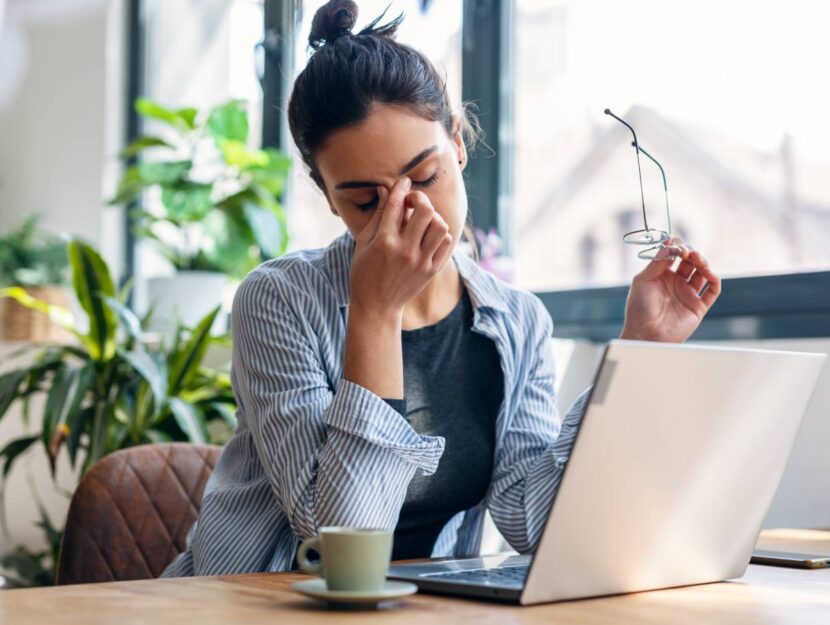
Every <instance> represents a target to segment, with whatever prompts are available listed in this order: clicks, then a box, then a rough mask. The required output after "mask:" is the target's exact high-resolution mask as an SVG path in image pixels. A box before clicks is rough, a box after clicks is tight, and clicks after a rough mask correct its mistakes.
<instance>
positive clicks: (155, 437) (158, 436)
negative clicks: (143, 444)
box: [143, 429, 173, 443]
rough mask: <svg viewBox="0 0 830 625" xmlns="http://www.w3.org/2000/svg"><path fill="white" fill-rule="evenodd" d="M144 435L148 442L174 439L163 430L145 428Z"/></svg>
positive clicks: (165, 441)
mask: <svg viewBox="0 0 830 625" xmlns="http://www.w3.org/2000/svg"><path fill="white" fill-rule="evenodd" d="M143 436H144V439H145V440H146V441H147V442H148V443H170V442H172V441H173V438H172V437H171V436H170V435H169V434H168V433H167V432H162V431H161V430H155V429H150V430H145V431H144V434H143Z"/></svg>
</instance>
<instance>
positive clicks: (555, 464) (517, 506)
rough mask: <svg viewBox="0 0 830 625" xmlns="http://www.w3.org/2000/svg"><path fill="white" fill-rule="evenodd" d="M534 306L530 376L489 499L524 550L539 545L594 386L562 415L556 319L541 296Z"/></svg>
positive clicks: (499, 524)
mask: <svg viewBox="0 0 830 625" xmlns="http://www.w3.org/2000/svg"><path fill="white" fill-rule="evenodd" d="M534 299H536V298H534ZM537 302H538V300H537ZM535 308H536V313H535V314H534V315H533V317H535V320H534V321H533V323H531V327H532V328H536V329H537V331H536V333H535V334H536V336H535V338H534V339H533V349H532V354H531V356H530V364H529V368H528V371H527V374H526V376H527V377H526V381H525V383H524V386H523V390H522V393H521V396H520V397H519V398H518V400H517V405H516V406H515V414H514V415H513V417H512V419H511V420H510V425H509V427H508V429H507V431H506V433H505V434H504V439H503V441H502V446H501V452H500V453H499V455H498V457H497V458H496V466H495V469H494V474H493V475H494V477H493V486H492V489H493V492H492V493H491V496H490V499H489V501H490V503H489V509H490V514H491V515H492V517H493V521H494V522H495V523H496V526H497V527H498V529H499V531H500V532H501V533H502V535H503V536H504V537H505V539H506V540H507V541H508V542H509V543H510V545H511V546H512V547H513V548H514V549H516V551H519V552H520V553H530V552H532V551H534V550H535V549H536V546H537V545H538V542H539V538H540V537H541V532H542V528H543V526H544V524H545V521H546V519H547V517H548V511H549V510H550V506H551V502H552V501H553V498H554V496H555V494H556V491H557V489H558V488H559V483H560V481H561V479H562V473H563V471H564V468H565V465H566V464H567V461H568V457H569V455H570V452H571V448H572V447H573V443H574V439H575V437H576V433H577V430H578V429H579V424H580V423H581V421H582V416H583V414H584V412H585V406H586V404H587V401H588V398H589V396H590V390H591V389H590V388H589V389H588V390H586V391H585V392H583V393H582V395H580V396H579V397H578V398H577V400H576V401H575V402H574V404H573V405H572V406H571V408H570V409H569V410H568V412H567V414H566V415H565V418H564V419H562V418H561V417H560V415H559V413H558V411H557V409H556V403H555V391H554V377H555V368H554V361H553V349H552V343H551V337H552V334H553V322H552V321H551V318H550V315H549V314H548V312H547V310H546V309H545V308H544V306H543V305H542V303H541V302H538V305H536V306H535ZM540 309H541V310H540Z"/></svg>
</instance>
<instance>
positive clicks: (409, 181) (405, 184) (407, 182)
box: [403, 176, 412, 188]
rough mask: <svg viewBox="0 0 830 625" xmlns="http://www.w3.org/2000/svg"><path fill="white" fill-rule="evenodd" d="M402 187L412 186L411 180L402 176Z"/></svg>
mask: <svg viewBox="0 0 830 625" xmlns="http://www.w3.org/2000/svg"><path fill="white" fill-rule="evenodd" d="M403 185H404V186H405V187H407V188H409V187H410V186H412V180H410V178H409V176H404V177H403Z"/></svg>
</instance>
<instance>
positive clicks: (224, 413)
mask: <svg viewBox="0 0 830 625" xmlns="http://www.w3.org/2000/svg"><path fill="white" fill-rule="evenodd" d="M210 407H211V409H213V410H214V411H215V412H216V413H217V414H218V415H219V416H220V417H222V420H223V421H224V422H225V423H227V424H228V426H229V427H230V428H231V429H232V430H236V428H237V426H238V425H239V422H238V421H237V419H236V406H234V405H233V404H226V403H224V402H218V401H217V402H213V403H211V404H210Z"/></svg>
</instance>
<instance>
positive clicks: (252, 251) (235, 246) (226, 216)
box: [202, 201, 261, 277]
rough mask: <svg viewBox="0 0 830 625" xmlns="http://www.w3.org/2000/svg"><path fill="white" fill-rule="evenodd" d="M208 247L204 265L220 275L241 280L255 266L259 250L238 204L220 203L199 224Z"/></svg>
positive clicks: (206, 247)
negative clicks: (216, 270) (215, 270)
mask: <svg viewBox="0 0 830 625" xmlns="http://www.w3.org/2000/svg"><path fill="white" fill-rule="evenodd" d="M202 227H203V228H204V232H205V235H206V238H207V239H208V240H209V244H208V245H206V246H205V250H204V254H205V257H206V258H205V260H206V261H208V262H207V263H206V264H209V265H212V266H213V267H216V268H218V269H219V270H220V271H221V272H222V273H225V274H227V275H230V276H233V277H242V276H244V275H245V274H246V273H248V272H249V271H250V270H251V269H253V268H254V267H255V266H256V265H258V264H259V263H260V262H261V261H260V258H261V256H260V254H259V248H258V247H257V245H256V240H255V239H254V234H253V232H251V228H250V226H249V224H248V222H247V221H246V220H245V215H244V212H243V210H242V206H241V204H240V203H236V204H231V203H227V201H226V202H223V203H222V206H221V207H219V208H217V209H215V210H212V211H210V212H209V213H208V214H207V216H206V217H205V219H204V221H202Z"/></svg>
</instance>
